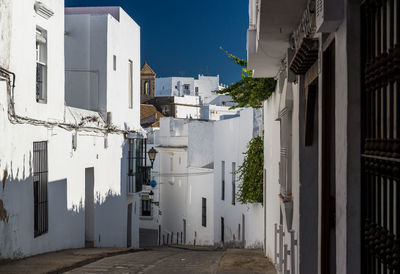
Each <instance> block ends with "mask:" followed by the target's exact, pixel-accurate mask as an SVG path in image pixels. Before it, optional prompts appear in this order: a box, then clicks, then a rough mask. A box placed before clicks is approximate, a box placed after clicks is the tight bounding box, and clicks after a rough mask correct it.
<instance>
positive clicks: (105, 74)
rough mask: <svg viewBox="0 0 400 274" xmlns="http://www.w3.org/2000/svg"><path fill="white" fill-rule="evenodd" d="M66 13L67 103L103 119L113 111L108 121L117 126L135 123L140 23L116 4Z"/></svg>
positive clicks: (67, 10)
mask: <svg viewBox="0 0 400 274" xmlns="http://www.w3.org/2000/svg"><path fill="white" fill-rule="evenodd" d="M65 13H66V16H65V32H66V35H65V46H66V49H65V75H66V79H65V87H66V96H65V99H66V102H67V104H68V105H71V106H75V107H81V108H85V109H91V110H96V111H99V112H100V113H102V114H103V115H104V117H105V115H107V112H110V109H112V110H113V111H112V112H111V115H112V123H113V124H115V125H118V126H119V127H124V123H125V122H126V121H127V119H128V121H130V122H131V123H132V124H135V125H137V124H139V123H140V122H139V121H138V120H137V119H138V118H137V117H139V112H140V94H139V93H137V92H136V90H140V27H139V26H138V25H137V24H136V23H135V21H133V20H132V18H130V17H129V15H128V14H127V13H126V12H125V11H124V10H123V9H121V8H119V7H108V8H67V9H66V11H65ZM130 66H132V69H133V70H132V76H131V79H129V78H130V77H128V76H129V75H130V71H129V70H130ZM130 82H131V83H132V91H135V92H132V95H130V87H129V83H130ZM107 91H108V92H107ZM130 96H132V97H130ZM86 98H90V100H89V101H88V100H86ZM128 129H129V128H128ZM136 130H137V128H136Z"/></svg>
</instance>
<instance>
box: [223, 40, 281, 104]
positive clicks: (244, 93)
mask: <svg viewBox="0 0 400 274" xmlns="http://www.w3.org/2000/svg"><path fill="white" fill-rule="evenodd" d="M220 49H221V50H222V51H224V52H225V53H226V55H227V56H228V57H229V59H231V60H232V61H233V62H234V63H235V64H237V65H239V66H241V67H243V68H242V74H241V78H242V79H241V80H240V81H238V82H236V83H234V84H232V85H230V86H229V87H227V88H224V89H222V90H217V91H216V93H217V94H223V95H228V96H231V97H232V100H233V101H234V102H235V103H237V106H233V107H231V108H241V107H252V108H262V106H263V101H265V100H267V99H268V98H269V97H270V96H271V95H272V93H273V92H274V91H275V86H276V81H275V79H274V78H253V71H252V70H249V69H247V68H246V67H247V61H246V60H243V59H240V58H238V57H236V56H234V55H232V54H230V53H229V52H228V51H226V50H224V49H223V48H222V47H220Z"/></svg>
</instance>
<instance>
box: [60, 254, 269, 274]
mask: <svg viewBox="0 0 400 274" xmlns="http://www.w3.org/2000/svg"><path fill="white" fill-rule="evenodd" d="M67 273H168V274H169V273H171V274H172V273H177V274H179V273H182V274H183V273H184V274H188V273H189V274H193V273H232V274H241V273H243V274H244V273H246V274H247V273H267V274H275V273H276V272H275V270H274V268H273V266H272V265H271V264H270V263H269V262H268V260H267V259H265V258H264V257H263V256H262V252H261V251H260V250H244V249H229V250H227V251H222V250H219V251H202V250H185V249H178V248H155V249H152V250H150V251H142V252H135V253H128V254H123V255H118V256H113V257H108V258H104V259H101V260H99V261H97V262H94V263H91V264H88V265H85V266H82V267H80V268H76V269H74V270H71V271H70V272H67Z"/></svg>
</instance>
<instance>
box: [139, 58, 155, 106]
mask: <svg viewBox="0 0 400 274" xmlns="http://www.w3.org/2000/svg"><path fill="white" fill-rule="evenodd" d="M155 92H156V73H155V72H154V71H153V70H152V69H151V67H150V66H149V65H148V64H147V63H146V62H144V64H143V66H142V68H141V70H140V103H141V104H143V103H144V102H146V101H148V100H150V99H152V98H154V97H155V96H156V94H155Z"/></svg>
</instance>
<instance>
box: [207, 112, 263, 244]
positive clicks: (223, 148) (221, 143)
mask: <svg viewBox="0 0 400 274" xmlns="http://www.w3.org/2000/svg"><path fill="white" fill-rule="evenodd" d="M252 137H253V110H252V109H244V110H242V111H241V112H240V117H237V118H232V119H227V120H221V121H216V122H215V123H214V159H215V162H214V241H215V243H220V240H221V221H220V220H221V217H223V218H224V222H225V233H224V238H225V239H224V240H225V241H224V242H225V245H242V244H243V243H242V241H243V232H242V231H241V233H240V234H241V237H240V240H239V231H238V230H239V224H240V227H241V230H242V229H243V223H242V214H244V215H245V247H262V245H263V227H262V220H263V210H262V209H263V208H262V206H261V205H258V204H249V205H243V204H240V203H239V201H238V200H237V198H236V203H235V205H233V204H232V162H235V163H236V170H237V169H238V168H239V166H240V165H241V164H242V163H243V159H244V156H243V152H245V151H246V150H247V144H248V142H249V141H250V139H251V138H252ZM222 161H225V200H222V199H221V198H222V185H221V181H222V178H221V177H222V174H221V173H222V171H221V170H222V167H221V165H222V164H221V163H222ZM239 184H240V182H239V181H238V180H237V176H236V193H237V190H238V186H239ZM257 224H258V225H257Z"/></svg>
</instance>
